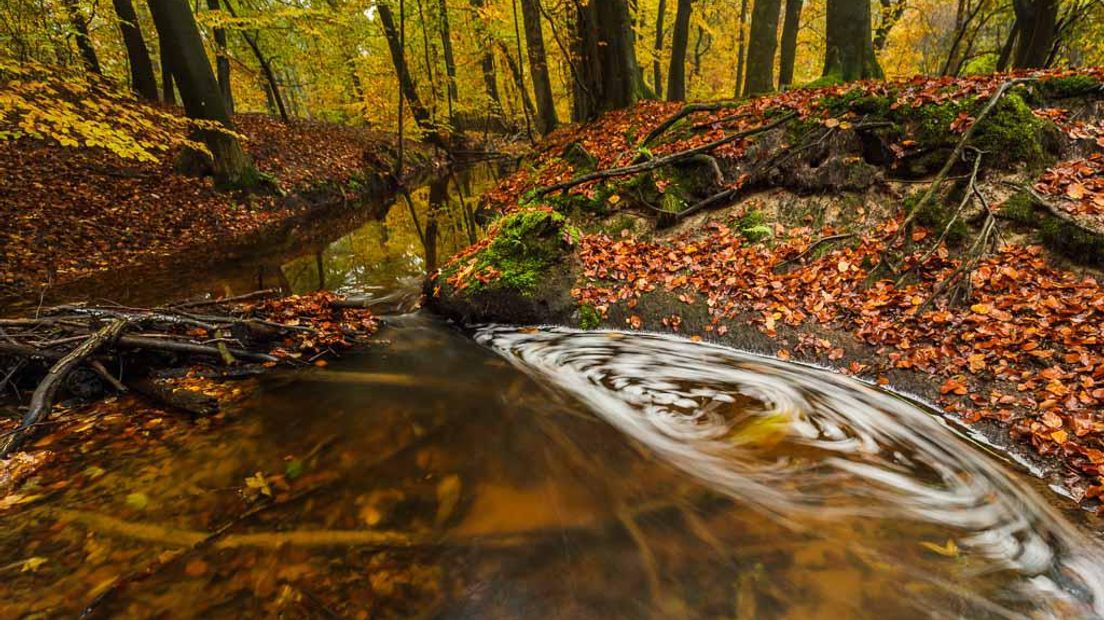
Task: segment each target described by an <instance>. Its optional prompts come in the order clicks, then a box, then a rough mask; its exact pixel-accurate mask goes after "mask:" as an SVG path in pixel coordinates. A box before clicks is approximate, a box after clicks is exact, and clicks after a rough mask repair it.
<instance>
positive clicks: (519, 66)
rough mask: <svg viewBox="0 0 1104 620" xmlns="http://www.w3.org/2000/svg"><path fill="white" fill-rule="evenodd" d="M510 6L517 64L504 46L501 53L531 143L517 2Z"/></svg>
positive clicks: (531, 114)
mask: <svg viewBox="0 0 1104 620" xmlns="http://www.w3.org/2000/svg"><path fill="white" fill-rule="evenodd" d="M510 6H511V8H512V9H513V14H514V44H515V45H516V46H517V62H516V63H515V62H514V60H513V59H512V58H511V57H510V50H508V49H506V46H505V45H503V46H502V51H503V53H504V54H505V55H506V62H507V63H509V65H510V71H511V72H512V73H513V74H514V81H515V82H517V89H518V92H519V93H521V98H522V101H524V102H526V105H525V135H526V136H528V137H529V141H530V142H532V141H533V121H532V118H533V106H532V104H531V103H529V91H528V89H526V88H525V60H523V59H522V53H521V24H519V23H518V10H517V0H512V2H510Z"/></svg>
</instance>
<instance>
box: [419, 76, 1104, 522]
mask: <svg viewBox="0 0 1104 620" xmlns="http://www.w3.org/2000/svg"><path fill="white" fill-rule="evenodd" d="M1100 102H1101V72H1100V71H1098V70H1085V71H1082V72H1079V73H1075V72H1068V71H1064V72H1048V73H1039V74H1030V75H1028V74H1024V75H1019V76H1009V75H994V76H977V77H972V78H964V79H959V80H950V79H925V78H917V79H915V80H910V81H905V82H898V83H889V84H884V83H863V84H857V85H841V86H830V87H826V88H821V89H799V90H795V91H790V92H788V93H783V94H780V95H774V96H769V97H762V98H758V99H754V100H751V101H747V102H725V103H720V104H710V105H697V106H695V105H690V106H685V107H683V106H681V105H678V104H661V103H643V104H640V105H639V106H637V107H636V108H635V109H632V110H628V111H623V112H615V113H612V114H609V115H607V116H605V117H603V118H602V119H600V120H599V121H598V122H596V123H594V124H592V125H589V126H584V127H576V128H568V129H565V130H561V131H560V132H558V133H557V134H555V135H553V136H552V137H551V138H550V139H549V140H548V141H547V142H546V143H545V144H544V145H543V148H542V149H541V152H540V154H539V155H538V156H537V157H536V158H534V160H533V161H532V162H531V165H529V166H523V167H522V171H521V172H519V173H518V174H516V175H515V176H514V177H513V178H511V179H508V180H506V181H504V182H503V184H502V185H501V186H500V187H499V188H498V189H497V190H495V191H493V192H491V193H490V194H489V197H490V199H489V201H488V202H487V203H486V207H487V209H488V210H489V211H491V212H493V213H496V214H497V216H498V217H499V219H498V221H497V223H496V224H495V225H493V226H492V229H491V233H490V235H489V237H488V239H486V240H484V241H482V242H481V243H479V244H477V245H475V246H473V247H471V248H469V249H467V250H465V251H463V252H461V253H460V254H458V255H457V256H456V257H454V258H453V260H452V261H451V262H450V263H448V264H447V265H446V266H445V267H443V268H442V269H441V271H440V273H439V274H437V276H436V277H435V278H434V279H433V280H432V281H431V283H430V285H429V287H428V292H429V298H430V300H429V303H430V305H431V306H432V307H434V308H436V309H437V310H439V311H441V312H443V313H445V314H446V315H448V316H451V317H453V318H455V319H457V320H459V321H460V322H462V323H473V322H483V321H502V322H510V323H516V324H541V323H545V324H561V325H569V326H572V327H583V328H612V329H630V330H653V331H661V332H676V333H679V334H683V335H685V336H688V337H690V338H692V339H702V340H707V341H714V342H719V343H723V344H727V345H731V346H734V347H737V348H740V349H746V350H751V351H755V352H761V353H766V354H769V355H773V356H775V357H778V358H780V359H784V360H785V359H792V360H796V361H805V362H811V363H816V364H819V365H823V366H827V367H830V368H834V369H836V370H838V371H840V372H843V373H847V374H852V375H855V376H858V377H860V378H863V379H866V380H868V381H870V382H872V383H876V384H878V385H881V386H884V387H887V388H890V389H895V390H899V391H902V392H908V393H911V394H915V395H917V396H920V397H921V398H923V399H925V400H927V401H929V402H932V403H935V404H937V405H938V406H939V407H941V408H942V410H943V411H944V412H945V414H946V415H947V417H948V418H949V419H950V420H952V421H954V422H956V423H961V424H963V425H965V426H966V427H967V428H968V430H969V431H973V432H976V433H977V434H979V435H982V436H984V437H985V439H986V440H987V441H988V442H989V443H992V444H995V445H997V446H999V447H1000V448H1001V449H1002V450H1003V451H1005V452H1006V453H1008V454H1010V455H1012V456H1013V457H1014V458H1016V459H1017V460H1020V461H1021V462H1022V463H1026V464H1028V465H1031V466H1034V467H1035V469H1036V471H1037V473H1040V474H1041V475H1043V476H1044V477H1045V478H1046V479H1047V480H1048V482H1050V483H1051V484H1052V485H1053V486H1054V487H1056V488H1060V489H1064V490H1065V492H1067V493H1068V494H1069V495H1070V496H1071V497H1073V498H1074V499H1076V500H1078V501H1082V502H1086V505H1096V503H1097V500H1096V498H1097V497H1098V496H1099V495H1100V494H1101V492H1102V491H1104V479H1102V478H1101V469H1100V468H1101V466H1102V465H1104V451H1102V448H1104V410H1102V407H1104V383H1102V382H1104V332H1102V331H1101V330H1102V327H1101V325H1102V324H1104V290H1102V288H1101V284H1100V282H1101V279H1100V277H1099V275H1098V273H1099V272H1098V269H1099V267H1100V265H1102V264H1104V233H1102V232H1101V231H1104V194H1102V193H1101V189H1104V188H1102V184H1101V178H1102V174H1101V172H1102V167H1101V165H1100V164H1101V161H1102V160H1101V158H1102V155H1101V154H1100V151H1101V149H1102V148H1104V140H1102V139H1101V135H1102V131H1101V123H1100V121H1101V118H1102V117H1104V115H1102V114H1101V106H1100Z"/></svg>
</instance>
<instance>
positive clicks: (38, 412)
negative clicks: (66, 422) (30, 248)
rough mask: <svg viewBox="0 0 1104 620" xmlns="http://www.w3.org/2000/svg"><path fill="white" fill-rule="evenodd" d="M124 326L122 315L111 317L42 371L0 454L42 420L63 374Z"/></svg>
mask: <svg viewBox="0 0 1104 620" xmlns="http://www.w3.org/2000/svg"><path fill="white" fill-rule="evenodd" d="M126 326H127V321H126V320H125V319H115V320H114V321H112V322H111V323H108V324H107V325H106V326H104V327H102V328H101V329H100V330H99V331H97V332H96V333H94V334H92V335H91V336H89V337H88V339H87V340H85V341H84V342H83V343H82V344H81V345H80V346H78V347H76V348H75V349H73V350H72V351H70V352H69V354H68V355H66V356H65V357H63V358H61V359H60V360H59V361H58V362H57V363H56V364H54V365H53V366H52V367H51V368H50V371H49V372H48V373H46V378H45V379H43V380H42V382H40V383H39V384H38V387H37V388H35V391H34V394H33V395H32V396H31V404H30V407H29V408H28V409H27V415H25V416H23V421H22V422H20V424H19V429H18V430H17V432H15V433H12V434H11V435H10V436H9V437H8V438H7V439H6V441H5V442H4V446H3V447H2V448H0V458H3V457H6V456H8V455H9V454H11V452H12V451H13V450H15V449H17V448H19V446H20V445H22V443H23V440H24V439H25V438H26V436H27V431H28V430H29V429H30V428H31V427H33V426H35V425H37V424H40V423H42V422H43V421H45V420H46V418H47V417H48V416H49V415H50V409H52V408H53V406H54V397H55V396H57V392H58V389H59V388H60V387H61V382H62V381H64V380H65V377H67V376H69V373H70V372H72V371H73V369H74V368H76V367H77V366H79V365H80V364H81V363H82V362H83V361H84V360H85V359H87V358H88V357H90V356H91V355H92V354H93V353H95V352H96V351H98V350H99V349H100V347H103V346H104V345H106V344H108V343H110V342H112V341H114V340H115V339H117V338H118V337H119V335H120V334H122V332H123V329H124V328H125V327H126Z"/></svg>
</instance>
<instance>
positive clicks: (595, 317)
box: [579, 304, 602, 329]
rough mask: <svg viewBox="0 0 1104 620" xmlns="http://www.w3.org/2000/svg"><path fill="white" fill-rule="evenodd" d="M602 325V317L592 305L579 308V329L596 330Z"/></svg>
mask: <svg viewBox="0 0 1104 620" xmlns="http://www.w3.org/2000/svg"><path fill="white" fill-rule="evenodd" d="M601 324H602V315H601V314H599V313H598V311H597V310H595V309H594V306H592V305H590V304H583V305H581V306H579V328H580V329H596V328H597V327H598V326H599V325H601Z"/></svg>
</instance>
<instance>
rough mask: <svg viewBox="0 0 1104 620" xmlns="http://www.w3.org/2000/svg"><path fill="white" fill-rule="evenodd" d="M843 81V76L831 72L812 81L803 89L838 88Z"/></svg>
mask: <svg viewBox="0 0 1104 620" xmlns="http://www.w3.org/2000/svg"><path fill="white" fill-rule="evenodd" d="M843 81H844V80H843V74H841V73H836V72H833V73H829V74H828V75H823V76H821V77H819V78H817V79H815V80H813V81H812V82H809V83H808V84H806V85H805V86H804V88H824V87H826V86H839V85H840V84H843Z"/></svg>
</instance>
